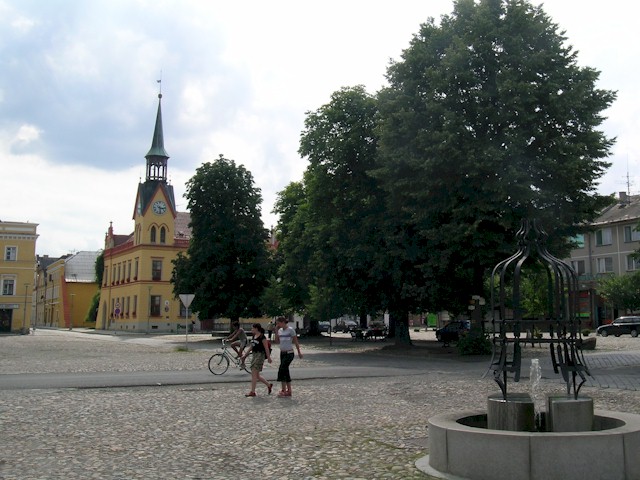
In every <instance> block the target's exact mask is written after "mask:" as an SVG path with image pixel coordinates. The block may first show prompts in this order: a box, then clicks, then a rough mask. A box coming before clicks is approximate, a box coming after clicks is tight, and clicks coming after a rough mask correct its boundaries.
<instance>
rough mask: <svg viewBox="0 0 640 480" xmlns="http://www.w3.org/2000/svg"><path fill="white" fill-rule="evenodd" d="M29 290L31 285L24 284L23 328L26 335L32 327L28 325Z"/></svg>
mask: <svg viewBox="0 0 640 480" xmlns="http://www.w3.org/2000/svg"><path fill="white" fill-rule="evenodd" d="M28 289H29V284H28V283H25V284H24V321H23V324H22V328H23V330H24V333H27V332H28V331H29V329H30V325H29V326H28V325H27V291H28Z"/></svg>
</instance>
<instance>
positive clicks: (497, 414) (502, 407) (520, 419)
mask: <svg viewBox="0 0 640 480" xmlns="http://www.w3.org/2000/svg"><path fill="white" fill-rule="evenodd" d="M487 428H489V429H492V430H508V431H511V432H533V431H535V429H536V422H535V409H534V405H533V400H531V396H530V395H529V394H528V393H508V394H507V399H506V400H505V399H504V398H503V397H502V394H501V393H496V394H494V395H489V397H488V399H487Z"/></svg>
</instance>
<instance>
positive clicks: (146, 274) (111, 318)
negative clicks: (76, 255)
mask: <svg viewBox="0 0 640 480" xmlns="http://www.w3.org/2000/svg"><path fill="white" fill-rule="evenodd" d="M161 102H162V94H160V95H158V111H157V115H156V123H155V129H154V133H153V140H152V143H151V149H150V150H149V152H148V153H147V155H146V156H145V158H146V178H145V181H144V182H142V183H140V184H139V185H138V191H137V194H136V196H135V201H134V208H133V222H134V229H133V232H132V233H131V234H129V235H116V234H115V233H114V231H113V225H109V229H108V231H107V234H106V237H105V247H104V272H103V278H102V285H101V289H100V304H99V308H98V316H97V320H96V328H97V329H105V330H116V331H117V330H125V331H129V332H132V331H133V332H143V333H150V332H177V331H179V330H180V329H181V328H185V325H186V324H187V319H186V313H187V312H186V309H185V308H184V307H183V306H182V304H181V302H180V300H178V299H176V298H175V297H174V295H173V286H172V284H171V283H170V279H171V274H172V271H173V264H172V260H174V259H175V258H176V256H177V255H178V253H179V252H184V253H186V251H187V248H188V246H189V239H190V237H191V232H190V229H189V222H190V217H189V214H188V213H186V212H178V211H177V209H176V202H175V198H174V193H173V186H172V185H170V184H169V183H168V182H167V161H168V159H169V156H168V155H167V152H166V151H165V149H164V134H163V129H162V110H161ZM188 323H189V324H190V323H191V320H189V321H188ZM182 331H184V330H182Z"/></svg>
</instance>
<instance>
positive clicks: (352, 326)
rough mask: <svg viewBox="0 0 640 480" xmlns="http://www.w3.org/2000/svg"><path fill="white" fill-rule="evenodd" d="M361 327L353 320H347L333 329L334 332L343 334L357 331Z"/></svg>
mask: <svg viewBox="0 0 640 480" xmlns="http://www.w3.org/2000/svg"><path fill="white" fill-rule="evenodd" d="M358 327H359V325H358V323H357V322H354V321H353V320H345V321H342V322H340V323H338V324H336V326H335V327H333V331H334V332H342V333H349V332H352V331H355V330H357V329H358Z"/></svg>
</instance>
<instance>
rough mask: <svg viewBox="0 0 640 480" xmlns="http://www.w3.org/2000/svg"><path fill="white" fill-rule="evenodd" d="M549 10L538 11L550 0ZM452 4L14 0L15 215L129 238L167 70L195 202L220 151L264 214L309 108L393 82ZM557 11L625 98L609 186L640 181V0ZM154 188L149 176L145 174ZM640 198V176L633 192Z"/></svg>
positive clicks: (592, 1) (171, 148)
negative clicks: (393, 69) (338, 94)
mask: <svg viewBox="0 0 640 480" xmlns="http://www.w3.org/2000/svg"><path fill="white" fill-rule="evenodd" d="M534 3H535V2H534ZM452 8H453V2H452V0H430V1H423V0H403V1H401V2H399V3H398V2H396V3H393V4H392V3H388V2H387V3H385V2H378V3H375V2H370V1H364V0H353V1H349V2H344V1H342V0H340V1H339V0H325V1H323V2H300V1H299V0H274V1H272V2H263V1H257V0H256V1H252V0H250V1H248V2H226V3H220V2H209V1H204V0H188V1H177V0H164V1H159V2H158V1H151V0H136V1H131V0H126V1H125V0H108V1H106V0H94V1H92V2H90V3H87V2H85V1H84V0H64V1H51V2H41V1H37V0H21V1H20V2H17V0H16V1H14V0H11V1H6V0H4V1H3V0H0V59H2V60H0V68H2V71H3V74H4V75H2V76H0V104H1V105H2V107H3V118H2V121H1V122H0V167H2V168H3V171H4V172H7V171H8V172H11V175H9V176H7V175H3V176H2V177H0V188H1V189H2V191H3V194H5V195H6V198H7V199H8V200H7V201H6V202H4V203H3V204H0V218H1V219H3V220H5V219H10V220H17V221H26V220H30V221H32V222H35V223H39V224H40V228H39V232H40V235H41V236H40V239H39V241H38V252H39V253H41V254H50V255H59V254H62V253H66V252H67V251H70V250H82V249H89V250H95V249H98V248H102V246H103V240H104V233H105V231H106V229H107V228H108V226H109V221H113V222H114V229H115V230H116V232H117V233H120V234H123V233H129V232H130V231H131V229H132V227H133V222H132V220H131V215H132V212H133V202H134V200H135V193H136V188H137V184H138V181H139V179H140V178H141V177H144V172H145V159H144V155H145V153H146V152H147V151H148V148H149V146H150V142H151V136H152V132H153V125H154V120H155V112H156V110H155V108H156V106H157V98H156V95H157V93H158V85H157V83H156V82H155V80H156V79H157V78H159V75H160V71H161V70H162V76H163V82H162V91H163V95H164V97H163V103H162V109H163V121H164V127H165V128H164V134H165V147H166V149H167V151H168V153H169V155H171V158H170V160H169V171H168V174H169V177H170V178H171V180H172V183H173V185H174V188H175V190H176V201H177V202H178V205H179V208H180V209H182V210H185V209H186V200H185V199H184V198H183V197H182V194H183V192H184V184H185V182H186V181H187V180H188V179H189V178H190V177H191V176H192V175H193V174H194V173H195V170H196V168H197V167H198V166H199V165H201V164H202V163H203V162H207V161H213V160H215V159H216V158H217V157H218V155H219V154H223V155H224V156H225V157H227V158H231V159H234V160H235V161H236V162H237V163H239V164H243V165H244V166H245V167H246V168H247V169H248V170H249V171H251V173H252V175H253V177H254V180H255V183H256V186H257V187H259V188H260V189H261V190H262V194H263V198H264V204H263V208H262V210H263V218H264V220H265V224H266V225H267V226H269V225H272V224H275V220H276V219H275V217H274V216H273V215H272V214H271V213H270V212H271V210H272V206H273V203H274V200H275V195H276V192H278V191H280V190H282V189H283V188H284V187H285V186H286V185H287V184H288V183H289V182H291V181H297V180H300V178H301V176H302V172H303V171H304V168H305V167H306V163H305V162H304V161H303V160H301V159H300V158H299V156H298V154H297V149H298V142H299V137H300V132H301V131H302V129H303V121H304V117H305V112H306V111H309V110H316V109H318V108H319V107H320V106H322V105H323V104H325V103H327V102H328V101H329V99H330V95H331V93H332V92H334V91H336V90H338V89H339V88H341V87H343V86H353V85H357V84H363V85H365V86H366V88H367V89H368V90H369V91H370V92H371V93H373V92H375V91H377V90H378V89H379V88H380V87H381V86H382V85H383V84H384V83H385V80H384V73H385V71H386V67H387V66H388V62H389V59H390V58H395V59H398V58H399V57H400V54H401V52H402V50H403V49H405V48H407V47H408V45H409V42H410V40H411V38H412V35H413V34H415V33H416V32H417V31H418V29H419V25H420V23H422V22H425V21H426V20H427V19H428V17H430V16H432V17H435V18H436V19H438V18H439V17H440V15H441V14H449V13H450V12H451V11H452ZM543 8H544V9H545V11H546V12H547V13H548V14H549V15H550V16H551V17H552V18H553V19H554V21H555V22H556V23H558V24H559V25H560V26H561V27H562V28H564V29H566V30H567V35H568V36H569V42H570V43H571V44H573V45H574V46H575V47H576V49H577V50H579V52H580V53H579V57H578V59H579V63H580V64H581V65H588V66H591V67H594V68H596V69H598V70H601V71H602V76H601V80H600V85H601V86H602V87H603V88H609V89H615V90H619V97H618V101H617V102H616V103H615V104H614V106H613V107H612V108H611V109H610V110H609V111H607V112H605V116H608V117H609V120H607V121H606V123H605V125H604V128H605V130H606V132H607V134H608V135H610V136H617V137H618V143H617V144H616V146H615V147H614V149H613V156H612V158H611V161H612V162H613V163H614V165H613V166H612V168H611V170H610V172H609V173H608V174H607V175H606V176H605V177H604V178H603V179H602V186H601V190H602V191H603V192H606V193H609V192H613V191H619V190H625V189H626V185H625V183H624V181H625V178H626V173H627V166H628V168H629V169H630V171H631V175H630V177H631V178H632V179H633V180H636V179H637V178H638V177H637V175H636V174H635V172H640V146H639V145H638V143H637V141H636V132H637V131H638V127H639V126H640V125H638V124H639V123H640V111H639V110H640V101H638V100H637V95H636V91H635V90H636V88H635V81H636V78H637V76H638V73H640V55H639V54H640V52H639V51H638V50H640V42H639V41H638V35H639V34H638V30H637V28H636V26H635V24H634V21H635V19H634V17H633V15H624V14H621V13H620V12H626V11H628V4H627V2H623V1H622V0H610V1H609V2H607V4H606V5H603V4H602V3H601V2H599V1H596V0H547V1H546V2H545V3H544V5H543ZM142 180H144V178H142ZM639 191H640V183H637V184H636V186H635V188H634V187H633V186H632V193H637V192H639Z"/></svg>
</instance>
